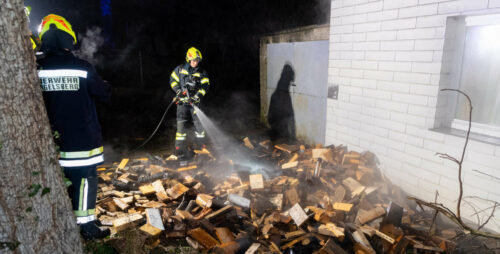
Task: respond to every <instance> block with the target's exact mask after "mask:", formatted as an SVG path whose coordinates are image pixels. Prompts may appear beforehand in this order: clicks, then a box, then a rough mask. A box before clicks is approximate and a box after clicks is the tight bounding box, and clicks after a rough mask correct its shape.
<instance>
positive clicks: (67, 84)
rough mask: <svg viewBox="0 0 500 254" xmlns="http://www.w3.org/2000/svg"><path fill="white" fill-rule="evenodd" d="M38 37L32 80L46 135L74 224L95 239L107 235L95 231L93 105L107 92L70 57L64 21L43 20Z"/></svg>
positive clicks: (99, 158) (71, 40)
mask: <svg viewBox="0 0 500 254" xmlns="http://www.w3.org/2000/svg"><path fill="white" fill-rule="evenodd" d="M39 35H40V39H41V41H42V47H41V51H43V52H44V53H45V57H44V58H43V59H40V60H39V61H38V64H39V71H38V76H39V78H40V81H41V83H40V84H41V88H42V91H43V99H44V102H45V107H46V109H47V113H48V116H49V121H50V124H51V127H52V131H54V133H57V134H56V135H55V136H56V140H55V141H56V143H57V145H58V146H59V150H60V153H59V164H60V165H61V167H62V168H63V170H64V175H65V177H66V178H68V179H69V180H70V181H71V185H70V186H69V188H68V194H69V196H70V198H71V203H72V206H73V211H74V213H75V216H76V223H77V224H79V225H80V229H81V233H82V236H83V237H84V238H85V239H91V238H101V237H104V236H105V235H106V234H107V233H108V232H106V231H102V230H100V228H99V227H98V225H97V224H96V216H95V206H96V198H97V196H96V195H97V172H96V166H97V165H98V164H100V163H102V162H103V161H104V157H103V144H102V136H101V126H100V124H99V121H98V119H97V112H96V106H95V102H94V100H99V101H106V100H108V99H109V97H110V95H111V90H110V87H109V85H108V84H107V83H106V82H104V81H103V80H102V79H101V77H100V76H99V74H98V73H97V71H96V70H95V69H94V67H93V66H92V65H91V64H89V63H88V62H86V61H84V60H81V59H78V58H76V57H75V56H74V55H73V54H72V53H71V50H73V49H74V46H75V44H76V42H77V38H76V35H75V32H74V31H73V29H72V27H71V24H70V23H69V22H68V21H67V20H66V19H65V18H63V17H61V16H58V15H54V14H50V15H48V16H46V17H44V18H43V20H42V24H41V25H40V31H39ZM108 231H109V230H108Z"/></svg>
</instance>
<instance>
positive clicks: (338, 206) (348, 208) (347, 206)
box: [333, 202, 353, 212]
mask: <svg viewBox="0 0 500 254" xmlns="http://www.w3.org/2000/svg"><path fill="white" fill-rule="evenodd" d="M352 206H353V204H348V203H337V202H336V203H333V209H334V210H340V211H345V212H349V211H351V208H352Z"/></svg>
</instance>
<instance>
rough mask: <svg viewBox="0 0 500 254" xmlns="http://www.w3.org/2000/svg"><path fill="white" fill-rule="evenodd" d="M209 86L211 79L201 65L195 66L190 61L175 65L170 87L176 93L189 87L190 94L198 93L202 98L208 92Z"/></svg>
mask: <svg viewBox="0 0 500 254" xmlns="http://www.w3.org/2000/svg"><path fill="white" fill-rule="evenodd" d="M190 84H193V85H190ZM209 86H210V80H209V79H208V76H207V72H206V71H204V70H202V69H200V68H199V67H196V68H193V67H191V66H190V65H189V63H185V64H181V65H179V66H177V67H175V69H174V71H173V72H172V74H171V75H170V87H172V89H173V90H174V92H175V93H178V92H179V91H180V90H182V91H184V89H187V90H188V91H189V95H190V96H195V95H198V97H200V98H202V97H203V96H205V94H206V93H207V92H208V88H209Z"/></svg>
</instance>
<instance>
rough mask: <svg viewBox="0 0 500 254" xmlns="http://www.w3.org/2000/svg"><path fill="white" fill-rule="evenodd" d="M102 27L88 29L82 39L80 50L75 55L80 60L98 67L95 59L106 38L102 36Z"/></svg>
mask: <svg viewBox="0 0 500 254" xmlns="http://www.w3.org/2000/svg"><path fill="white" fill-rule="evenodd" d="M101 31H102V30H101V28H100V27H92V28H90V29H87V31H86V32H85V35H83V36H81V37H80V40H81V44H80V49H78V50H75V52H74V53H75V55H76V56H77V57H78V58H81V59H83V60H86V61H87V62H89V63H91V64H92V65H96V64H97V63H98V60H97V59H96V58H95V53H96V52H97V50H99V48H100V47H101V46H102V45H103V44H104V38H103V36H102V35H101Z"/></svg>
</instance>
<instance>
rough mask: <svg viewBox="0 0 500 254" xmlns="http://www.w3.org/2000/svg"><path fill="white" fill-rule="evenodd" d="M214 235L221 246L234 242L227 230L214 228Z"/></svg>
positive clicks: (231, 234) (229, 231)
mask: <svg viewBox="0 0 500 254" xmlns="http://www.w3.org/2000/svg"><path fill="white" fill-rule="evenodd" d="M215 235H217V238H219V241H220V242H221V243H222V244H224V243H229V242H232V241H234V236H233V233H232V232H231V230H229V228H215Z"/></svg>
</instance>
